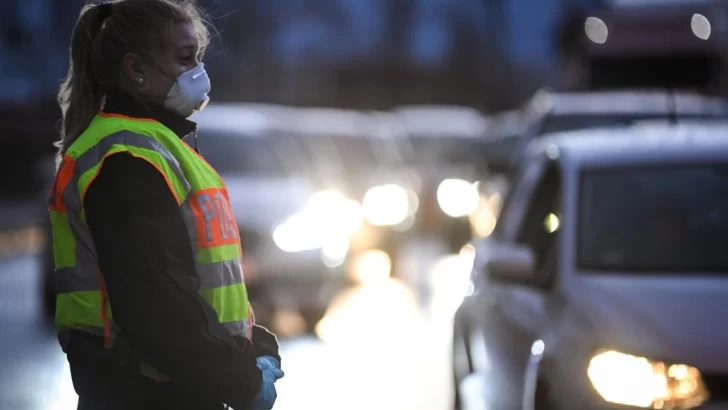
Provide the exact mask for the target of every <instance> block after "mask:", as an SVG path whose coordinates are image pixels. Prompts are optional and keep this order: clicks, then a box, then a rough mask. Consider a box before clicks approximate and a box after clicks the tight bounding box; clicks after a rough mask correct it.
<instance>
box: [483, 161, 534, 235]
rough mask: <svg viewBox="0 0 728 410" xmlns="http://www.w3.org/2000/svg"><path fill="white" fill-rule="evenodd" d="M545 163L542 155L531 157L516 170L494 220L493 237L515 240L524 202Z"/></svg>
mask: <svg viewBox="0 0 728 410" xmlns="http://www.w3.org/2000/svg"><path fill="white" fill-rule="evenodd" d="M544 165H545V160H544V158H543V157H540V156H539V157H536V158H533V159H532V160H531V161H530V162H529V163H528V164H527V165H525V166H524V167H521V168H520V169H519V170H518V173H519V174H518V176H517V177H516V178H515V183H514V185H513V186H512V187H510V188H509V190H508V194H507V195H506V199H505V201H504V203H503V209H502V211H501V213H500V216H499V217H498V221H497V222H496V226H495V231H494V232H493V237H494V238H495V239H497V240H499V241H503V242H512V241H514V240H515V236H516V234H517V229H518V227H519V224H520V223H521V222H520V221H521V219H522V218H523V216H524V212H526V203H527V202H528V200H529V198H530V197H531V195H532V192H533V190H534V186H535V185H536V183H537V182H538V181H539V179H540V178H541V175H542V173H543V169H544Z"/></svg>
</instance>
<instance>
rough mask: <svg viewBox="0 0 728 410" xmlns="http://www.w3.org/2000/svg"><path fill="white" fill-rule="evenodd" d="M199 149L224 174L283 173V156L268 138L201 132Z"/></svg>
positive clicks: (260, 174) (261, 174)
mask: <svg viewBox="0 0 728 410" xmlns="http://www.w3.org/2000/svg"><path fill="white" fill-rule="evenodd" d="M198 146H199V149H200V153H201V154H202V156H203V157H204V158H205V160H207V162H209V163H210V165H212V167H213V168H215V170H216V171H217V172H218V173H220V174H222V175H237V174H241V175H246V176H265V177H280V176H283V175H285V170H284V168H283V167H282V166H281V161H280V158H279V157H278V156H277V153H276V151H275V149H274V147H273V146H272V145H271V143H270V142H269V141H268V139H267V138H258V137H250V136H246V135H237V134H236V135H229V134H224V133H205V132H200V136H199V141H198Z"/></svg>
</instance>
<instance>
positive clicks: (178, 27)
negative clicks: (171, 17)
mask: <svg viewBox="0 0 728 410" xmlns="http://www.w3.org/2000/svg"><path fill="white" fill-rule="evenodd" d="M168 40H169V45H170V46H171V47H170V48H172V49H175V50H177V49H181V48H192V49H197V46H198V41H197V32H196V31H195V25H194V24H192V23H190V22H184V23H178V24H175V25H174V26H172V30H171V32H170V38H169V39H168Z"/></svg>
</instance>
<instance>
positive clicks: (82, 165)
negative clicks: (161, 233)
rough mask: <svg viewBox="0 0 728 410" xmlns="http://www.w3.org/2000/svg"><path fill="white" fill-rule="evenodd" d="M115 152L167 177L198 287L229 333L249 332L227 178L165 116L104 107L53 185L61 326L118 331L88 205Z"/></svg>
mask: <svg viewBox="0 0 728 410" xmlns="http://www.w3.org/2000/svg"><path fill="white" fill-rule="evenodd" d="M116 153H127V154H130V155H133V156H134V157H137V158H141V159H143V160H145V161H147V162H149V163H150V164H151V165H153V166H154V167H155V168H156V169H157V170H158V171H159V172H160V173H161V174H162V175H163V176H164V178H165V179H166V181H167V184H168V185H169V189H170V191H171V192H172V194H174V196H175V198H176V199H177V203H178V204H179V207H180V212H181V213H182V215H183V216H184V220H185V223H186V226H187V232H188V233H189V240H190V243H191V244H192V249H193V251H194V256H195V260H196V271H197V275H198V277H199V280H200V281H199V283H200V290H199V292H200V294H201V295H202V296H203V297H204V298H205V299H206V300H207V301H208V302H209V303H210V305H212V307H213V308H214V309H215V311H216V312H217V317H218V320H219V321H220V322H221V323H222V324H223V325H224V326H225V327H226V328H227V329H228V330H229V331H230V333H231V334H232V335H237V336H244V337H248V338H250V337H251V335H252V325H253V323H252V322H253V315H252V311H251V308H250V304H249V302H248V294H247V290H246V288H245V282H244V279H243V271H242V262H241V257H242V251H241V246H240V238H239V231H238V227H237V224H236V222H235V218H234V217H233V212H232V209H231V207H230V201H229V197H228V192H227V189H226V188H225V184H224V183H223V181H222V179H221V178H220V176H219V175H218V174H217V172H215V170H214V169H213V168H212V167H211V166H210V165H209V164H208V163H207V162H206V161H205V160H204V159H203V158H202V157H201V156H199V155H198V154H197V153H196V152H195V151H194V150H192V149H191V148H190V147H189V146H188V145H187V144H186V143H184V142H183V141H182V140H181V139H180V138H179V137H178V136H177V135H176V134H175V133H174V132H172V131H171V130H170V129H169V128H167V127H166V126H164V125H163V124H161V123H160V122H158V121H156V120H153V119H141V118H130V117H125V116H121V115H116V114H106V113H99V114H98V115H97V116H96V117H95V118H94V119H93V120H92V121H91V124H90V125H89V127H88V128H87V129H86V131H85V132H84V133H83V134H81V135H80V136H79V138H78V139H77V140H76V141H75V142H74V143H73V144H72V145H71V146H70V147H69V148H68V150H67V151H66V153H65V155H64V156H63V159H62V161H61V164H60V166H59V168H58V171H57V173H56V178H55V180H54V183H53V187H52V189H51V194H50V199H49V210H50V216H51V223H52V225H53V256H54V261H55V273H54V275H55V283H56V290H57V296H56V318H55V323H56V328H57V329H58V330H59V331H65V330H69V329H77V330H81V331H84V332H88V333H91V334H96V335H99V336H101V335H103V336H105V340H106V344H107V346H109V345H111V344H113V341H114V339H116V338H118V336H119V331H118V328H117V327H116V326H114V323H113V315H112V312H111V307H110V306H109V303H108V298H107V295H106V290H105V286H104V281H103V276H102V275H101V272H100V270H99V266H98V262H97V260H98V259H97V255H96V251H95V249H94V243H93V240H92V238H91V234H90V232H89V229H88V227H87V226H86V223H85V216H84V205H83V203H84V195H85V193H86V190H87V189H88V187H89V186H90V185H91V182H92V181H93V180H94V178H95V177H96V175H98V173H99V171H100V170H101V166H102V164H103V161H104V159H105V158H107V157H108V156H109V155H113V154H116Z"/></svg>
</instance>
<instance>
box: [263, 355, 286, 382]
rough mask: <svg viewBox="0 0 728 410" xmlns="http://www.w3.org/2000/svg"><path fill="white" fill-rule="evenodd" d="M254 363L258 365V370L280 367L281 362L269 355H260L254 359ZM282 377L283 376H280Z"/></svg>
mask: <svg viewBox="0 0 728 410" xmlns="http://www.w3.org/2000/svg"><path fill="white" fill-rule="evenodd" d="M256 364H257V365H258V368H259V369H260V370H270V369H278V370H280V369H281V364H280V363H278V360H276V359H275V358H273V357H271V356H261V357H259V358H258V359H257V360H256ZM281 377H283V376H281Z"/></svg>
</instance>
